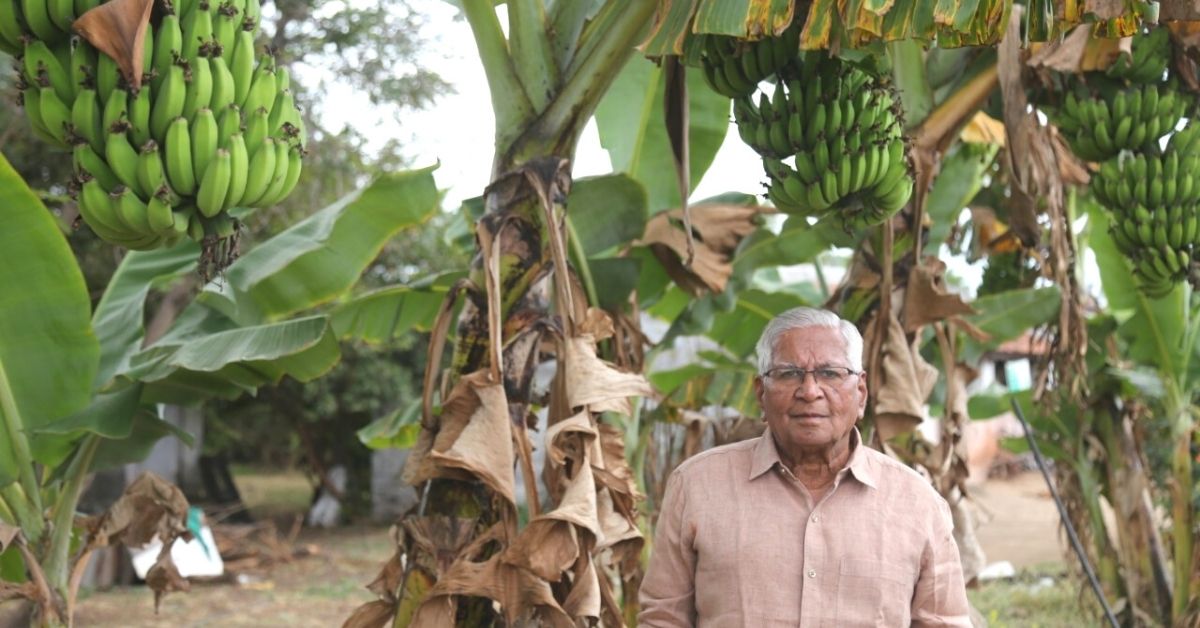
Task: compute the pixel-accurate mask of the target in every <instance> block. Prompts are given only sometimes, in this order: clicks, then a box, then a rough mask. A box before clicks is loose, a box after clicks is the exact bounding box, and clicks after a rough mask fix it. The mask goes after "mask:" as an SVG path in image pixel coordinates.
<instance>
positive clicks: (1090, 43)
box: [1027, 24, 1133, 74]
mask: <svg viewBox="0 0 1200 628" xmlns="http://www.w3.org/2000/svg"><path fill="white" fill-rule="evenodd" d="M1132 45H1133V38H1132V37H1121V38H1109V37H1092V26H1091V24H1081V25H1079V26H1077V27H1075V29H1074V30H1072V31H1071V32H1070V34H1068V35H1067V36H1066V37H1064V38H1062V39H1061V40H1059V41H1052V42H1049V43H1047V44H1044V45H1042V46H1041V47H1039V48H1038V49H1037V51H1036V52H1034V53H1033V54H1032V55H1031V56H1030V57H1029V61H1028V62H1027V63H1028V65H1029V66H1030V67H1033V68H1048V69H1051V70H1056V71H1058V72H1066V73H1072V74H1074V73H1079V72H1091V71H1093V70H1103V69H1105V68H1107V67H1108V66H1110V65H1112V64H1113V61H1115V60H1116V59H1117V57H1118V56H1120V54H1121V53H1125V54H1132V50H1133V49H1132Z"/></svg>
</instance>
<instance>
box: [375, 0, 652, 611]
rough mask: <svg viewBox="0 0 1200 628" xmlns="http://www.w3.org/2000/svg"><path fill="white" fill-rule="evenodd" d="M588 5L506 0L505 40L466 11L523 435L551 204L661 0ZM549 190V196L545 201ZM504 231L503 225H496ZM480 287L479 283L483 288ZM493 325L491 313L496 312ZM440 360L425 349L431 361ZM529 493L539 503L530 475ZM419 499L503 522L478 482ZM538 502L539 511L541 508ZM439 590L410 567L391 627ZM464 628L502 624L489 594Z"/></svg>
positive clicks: (430, 490) (482, 353)
mask: <svg viewBox="0 0 1200 628" xmlns="http://www.w3.org/2000/svg"><path fill="white" fill-rule="evenodd" d="M590 4H591V3H585V2H556V3H554V4H553V6H552V8H550V9H546V8H544V7H543V4H542V2H541V0H521V1H518V2H510V3H509V4H508V11H509V36H508V38H507V39H506V38H505V36H504V34H503V32H502V31H501V29H500V24H499V21H498V18H497V16H496V13H495V9H494V8H493V3H492V2H491V1H490V0H465V1H464V2H463V3H462V6H463V11H464V13H465V14H466V17H467V20H468V22H469V24H470V26H471V29H472V32H473V34H474V36H475V41H476V44H477V46H478V49H479V55H480V59H481V61H482V62H483V65H484V70H485V73H486V75H487V78H488V84H489V89H490V91H491V94H492V105H493V109H494V111H495V114H496V116H495V117H496V153H495V158H494V162H493V167H492V183H491V184H490V185H489V186H488V188H487V189H486V190H485V191H484V202H485V209H486V211H485V215H484V217H483V218H482V219H481V220H480V224H479V226H478V228H479V229H487V230H488V231H489V232H490V233H492V234H496V235H497V236H498V237H497V239H496V241H495V244H494V246H495V247H496V248H498V250H499V255H498V257H499V260H500V264H499V279H498V287H499V294H500V299H499V303H500V313H499V317H498V320H499V321H500V325H499V328H498V329H497V330H496V333H499V334H501V338H502V345H503V346H505V347H506V348H505V350H504V353H503V354H502V355H503V359H502V362H503V364H501V365H499V367H500V368H499V370H500V372H501V373H502V378H503V384H504V387H505V394H506V397H507V400H508V410H509V418H510V420H511V421H512V422H513V425H514V427H516V428H518V429H520V430H523V429H524V425H525V421H526V417H527V415H528V414H529V409H530V406H531V403H532V400H531V398H530V388H531V384H532V381H533V370H534V369H535V368H536V366H537V360H536V359H532V358H536V355H537V352H538V347H537V346H536V344H537V343H529V342H526V343H522V342H514V341H513V340H514V339H515V338H516V337H517V336H518V335H519V334H520V332H522V331H523V330H525V329H527V328H528V327H529V326H530V325H532V324H534V323H538V322H544V321H548V320H549V316H550V304H551V299H550V290H549V289H548V287H549V286H550V277H551V275H552V273H555V272H562V271H564V270H565V269H557V268H554V267H553V263H552V261H551V251H550V245H551V241H552V234H551V230H552V229H554V230H557V231H558V233H557V234H554V236H553V237H555V238H561V239H562V240H565V239H566V237H567V230H566V229H565V227H564V225H562V224H549V223H548V221H547V219H546V214H545V212H544V207H545V203H546V202H547V201H548V202H550V203H554V204H556V205H559V206H561V205H564V204H565V200H566V196H567V194H568V193H569V191H570V185H571V176H570V164H571V159H572V158H573V157H574V153H575V147H576V144H577V143H578V140H579V137H580V135H581V134H582V131H583V128H584V125H585V124H586V123H587V122H588V120H589V119H590V118H591V115H592V113H593V111H594V110H595V108H596V106H597V105H598V103H599V101H600V99H601V97H602V96H603V95H604V93H605V91H606V90H607V89H608V87H609V85H610V84H611V83H612V81H613V80H614V78H615V77H616V75H617V74H618V73H619V71H620V70H621V68H622V67H623V66H624V65H625V63H626V62H627V61H628V60H629V59H630V58H631V57H632V56H633V54H634V53H635V46H636V45H637V44H638V43H639V41H640V38H641V37H642V33H643V32H644V29H645V28H646V27H647V26H648V24H649V22H650V18H651V17H652V15H653V12H654V9H655V5H656V3H654V2H647V1H645V0H608V1H607V2H605V3H604V4H603V6H601V7H600V9H599V10H598V11H596V12H595V13H594V14H591V15H590V16H589V9H590ZM547 197H549V198H547ZM501 226H503V228H500V227H501ZM476 251H477V254H476V256H475V258H474V261H473V262H472V268H471V273H470V279H471V280H472V283H473V285H474V286H477V287H480V288H482V286H484V285H485V277H484V273H485V268H484V265H485V259H484V256H483V255H482V251H481V248H480V244H479V241H478V240H477V242H476ZM480 292H481V290H480ZM488 307H489V306H488V302H487V300H486V299H484V298H482V297H481V296H480V295H478V294H477V295H475V296H474V297H468V298H467V300H466V303H465V305H464V307H463V310H462V313H461V314H460V317H459V321H458V324H457V334H456V338H455V344H454V347H453V357H452V362H451V367H450V384H451V385H453V382H454V381H457V380H459V379H460V378H462V377H463V376H464V375H467V374H468V373H472V372H475V371H478V370H480V369H482V368H487V367H489V366H492V365H490V364H489V363H490V362H491V360H492V358H491V357H490V355H491V353H490V351H489V344H490V343H491V342H492V338H491V333H492V332H491V331H490V328H489V323H488V319H489V318H490V316H489V315H490V313H489V312H488V311H487V310H488ZM493 320H495V319H493ZM438 358H439V356H436V355H432V354H431V355H430V359H431V360H437V359H438ZM524 479H525V485H526V491H527V495H526V498H527V500H529V501H530V503H531V504H532V503H535V502H536V500H537V499H538V497H537V494H536V492H533V493H532V494H529V490H530V488H531V487H532V486H533V483H532V480H531V479H530V478H524ZM417 488H418V490H419V491H420V492H421V494H422V500H421V506H420V507H419V511H418V512H417V513H416V514H414V515H409V517H408V519H410V520H412V519H417V518H421V517H426V518H427V517H436V516H441V517H446V518H448V520H452V521H468V520H473V521H475V522H476V523H475V524H474V533H476V534H477V533H478V532H480V531H482V530H485V529H487V528H488V527H490V526H491V525H493V524H494V523H496V522H498V521H499V520H500V518H501V517H502V514H501V512H500V511H499V509H497V508H496V505H497V504H496V500H495V499H494V496H493V495H491V494H490V493H491V492H490V491H489V490H488V489H486V488H485V487H484V486H483V485H482V484H481V483H479V482H465V481H457V480H448V479H435V480H430V481H429V482H428V483H427V485H426V486H423V487H421V486H419V487H417ZM535 507H536V506H535ZM407 560H408V561H409V562H415V563H418V564H422V563H423V564H436V563H437V561H438V557H437V556H432V555H425V556H422V555H419V553H418V555H415V556H409V557H408V559H407ZM433 585H434V582H433V581H430V580H429V579H428V577H427V576H424V575H422V574H421V573H420V570H415V569H414V570H412V571H411V573H410V574H406V576H405V578H404V580H403V581H402V583H401V590H400V591H398V595H397V596H396V598H397V599H398V600H399V604H397V606H396V612H395V615H394V619H393V625H396V626H405V625H409V622H410V621H411V618H412V615H413V612H414V611H415V609H416V608H417V606H419V605H420V603H421V600H422V598H423V597H424V594H425V592H426V591H428V589H429V588H431V587H432V586H433ZM456 613H457V620H456V621H457V624H458V625H471V626H483V625H496V624H497V623H500V624H502V623H503V617H502V616H501V615H498V614H497V613H496V611H495V610H494V608H493V604H492V602H491V600H488V599H485V598H476V597H470V598H462V597H460V598H458V608H457V609H456Z"/></svg>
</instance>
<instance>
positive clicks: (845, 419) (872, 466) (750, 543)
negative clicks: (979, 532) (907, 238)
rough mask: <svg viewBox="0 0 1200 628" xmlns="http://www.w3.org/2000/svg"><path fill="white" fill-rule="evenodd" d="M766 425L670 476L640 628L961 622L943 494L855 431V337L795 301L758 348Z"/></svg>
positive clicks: (861, 386)
mask: <svg viewBox="0 0 1200 628" xmlns="http://www.w3.org/2000/svg"><path fill="white" fill-rule="evenodd" d="M757 349H758V370H759V373H760V374H759V375H758V376H757V377H756V378H755V380H754V390H755V393H756V394H757V396H758V402H759V405H760V407H761V408H762V413H763V418H764V419H765V420H766V422H767V430H766V431H765V432H764V433H763V435H762V436H761V437H760V438H757V439H753V440H749V441H743V442H740V443H734V444H732V445H727V446H724V447H718V448H715V449H712V450H709V451H706V452H704V453H702V454H699V455H697V456H695V457H693V458H691V459H690V460H688V461H686V462H684V463H683V464H681V465H679V468H677V469H675V471H674V473H672V474H671V477H670V479H669V480H668V482H667V490H666V495H665V496H664V498H663V504H662V511H661V514H660V515H659V518H658V525H657V531H656V536H655V544H654V553H653V555H652V556H651V558H650V568H649V570H648V571H647V573H646V578H645V580H644V581H643V582H642V589H641V608H642V611H641V615H640V616H639V618H638V619H639V621H638V623H639V625H640V626H699V627H700V628H717V627H721V628H724V627H727V626H729V627H732V626H738V627H746V628H750V627H754V628H759V627H762V628H766V627H768V626H789V627H792V626H831V627H837V628H843V627H849V626H909V625H915V626H970V625H971V623H970V620H969V617H968V606H967V597H966V591H965V589H964V587H963V579H962V568H961V566H960V565H959V559H958V547H957V546H956V545H955V542H954V537H953V535H952V530H953V524H952V523H951V518H950V511H949V508H948V507H947V505H946V502H945V501H944V500H943V499H942V498H941V496H939V495H938V494H937V492H935V491H934V490H933V488H932V487H930V485H929V482H927V481H926V480H924V479H922V478H921V476H919V475H917V474H916V473H915V472H913V471H912V470H911V469H909V468H908V467H906V466H904V465H903V464H901V463H899V462H897V461H895V460H893V459H891V458H889V457H887V456H885V455H883V454H881V453H879V452H877V451H875V450H873V449H871V448H870V447H867V446H864V445H863V443H862V439H861V437H860V436H859V433H858V430H857V429H855V427H854V425H855V423H857V422H858V420H859V419H861V418H862V416H863V412H864V409H865V408H866V401H867V384H866V379H865V377H864V373H863V370H862V336H860V335H859V333H858V330H857V329H855V328H854V325H852V324H850V323H848V322H846V321H843V320H842V319H840V318H838V317H837V316H836V315H835V314H833V313H831V312H827V311H824V310H816V309H811V308H796V309H793V310H789V311H787V312H784V313H783V314H780V315H779V316H778V317H776V318H775V319H774V320H772V321H771V323H770V324H768V325H767V328H766V329H765V330H764V331H763V335H762V338H760V339H759V342H758V348H757Z"/></svg>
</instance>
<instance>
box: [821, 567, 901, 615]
mask: <svg viewBox="0 0 1200 628" xmlns="http://www.w3.org/2000/svg"><path fill="white" fill-rule="evenodd" d="M838 571H839V573H838V588H837V625H838V626H907V625H909V623H910V621H911V617H910V613H911V611H912V596H913V587H914V583H915V580H914V574H913V570H912V568H911V567H908V566H905V565H903V564H900V563H893V562H889V561H886V560H877V559H864V558H843V559H842V560H841V565H840V569H839V570H838Z"/></svg>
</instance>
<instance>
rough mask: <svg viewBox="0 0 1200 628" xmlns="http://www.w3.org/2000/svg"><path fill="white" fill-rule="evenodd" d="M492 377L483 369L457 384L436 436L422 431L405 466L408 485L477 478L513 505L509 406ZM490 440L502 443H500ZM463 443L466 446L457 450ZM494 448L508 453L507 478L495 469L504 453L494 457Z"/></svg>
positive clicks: (513, 481)
mask: <svg viewBox="0 0 1200 628" xmlns="http://www.w3.org/2000/svg"><path fill="white" fill-rule="evenodd" d="M491 377H492V375H491V371H490V370H487V369H484V370H480V371H475V372H473V373H469V375H466V376H463V377H462V378H461V379H460V381H458V383H457V384H455V387H454V389H452V390H451V391H450V395H448V397H446V402H445V405H444V406H443V408H442V417H440V420H439V425H438V426H437V432H436V433H434V431H433V430H432V429H422V430H421V435H420V437H419V438H418V442H416V445H415V447H414V448H413V451H412V453H410V454H409V456H408V460H407V461H406V463H404V472H403V476H402V477H403V480H404V482H406V483H408V484H410V485H413V486H416V485H419V484H420V483H422V482H425V480H427V479H431V478H454V479H470V478H472V477H475V476H478V477H479V479H481V480H484V482H485V483H487V484H488V486H490V488H491V489H492V490H496V491H497V492H498V494H499V495H502V496H504V497H505V498H506V500H508V501H509V502H514V501H515V498H514V486H515V484H516V482H515V478H514V473H512V438H511V426H510V421H509V418H508V402H506V401H505V397H504V388H503V385H500V384H498V383H492V381H491ZM500 419H503V421H504V425H503V429H502V426H500V425H499V421H500ZM468 431H469V435H468ZM500 435H503V438H502V437H500ZM488 438H498V441H496V442H493V441H490V439H488ZM460 441H463V443H462V444H461V445H458V444H457V443H458V442H460ZM499 441H503V442H499ZM456 445H457V448H456ZM493 448H497V449H499V448H504V449H505V450H506V453H508V456H506V457H504V459H503V466H504V468H506V469H508V472H506V473H505V472H504V469H500V468H496V467H494V465H498V463H499V461H500V457H502V456H503V454H504V451H499V453H497V451H492V449H493ZM451 451H452V453H451ZM484 469H486V471H484Z"/></svg>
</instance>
